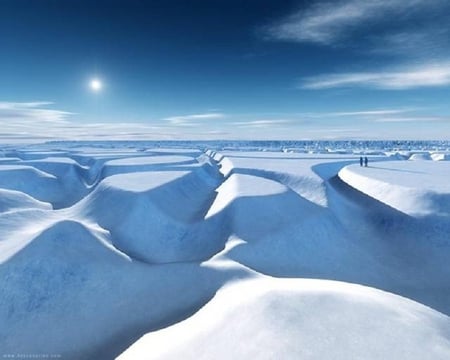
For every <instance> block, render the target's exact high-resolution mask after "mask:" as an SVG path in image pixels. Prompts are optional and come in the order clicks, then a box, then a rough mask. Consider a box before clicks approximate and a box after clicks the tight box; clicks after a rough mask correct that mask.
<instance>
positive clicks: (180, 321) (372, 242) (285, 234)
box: [0, 143, 450, 359]
mask: <svg viewBox="0 0 450 360" xmlns="http://www.w3.org/2000/svg"><path fill="white" fill-rule="evenodd" d="M296 151H300V150H299V149H296ZM306 152H307V150H305V151H304V152H296V153H283V152H282V151H278V152H269V151H264V152H263V151H261V152H249V151H232V150H227V151H223V152H217V151H212V150H210V151H202V150H199V149H196V148H192V144H189V148H182V147H178V148H176V149H170V148H166V147H154V148H152V147H150V146H147V145H145V144H139V143H136V144H133V143H99V144H89V145H87V144H77V143H73V144H72V143H68V144H58V145H56V144H49V145H33V146H32V147H22V148H18V149H13V148H11V147H8V149H7V150H3V151H2V154H3V155H2V156H4V157H2V158H1V160H2V161H0V174H2V176H3V177H2V179H3V180H1V179H0V281H1V283H2V296H0V324H2V326H0V353H1V352H5V353H7V354H13V355H18V354H28V355H31V354H35V355H36V354H37V355H39V354H40V355H45V354H47V355H51V354H53V355H58V356H61V357H62V358H67V359H112V358H115V357H116V356H119V355H120V354H121V353H123V355H122V356H121V357H123V358H139V357H137V355H136V354H139V356H140V357H142V358H160V357H162V358H179V357H182V358H189V357H190V358H198V357H200V358H201V356H203V357H204V358H216V357H217V358H220V357H222V358H231V357H233V358H249V357H258V358H259V357H261V358H280V357H281V358H298V357H301V358H324V357H326V355H327V354H330V353H332V354H333V355H336V358H358V357H359V358H367V356H369V355H367V354H371V355H370V356H373V358H375V357H377V358H402V356H404V357H403V358H408V359H409V358H412V359H414V358H424V357H425V356H426V355H427V354H431V355H432V356H433V358H436V359H440V358H448V357H449V356H450V350H449V333H448V330H447V329H448V328H449V326H448V325H449V321H448V314H450V289H449V287H448V279H449V278H450V267H449V266H448V263H449V262H450V251H449V250H450V239H449V236H448V234H449V233H450V222H449V217H448V216H447V215H446V213H445V209H446V208H445V203H446V201H447V200H446V196H447V193H448V189H447V185H446V184H447V183H444V180H443V178H444V177H448V173H449V171H448V168H446V167H445V165H446V163H447V162H446V161H392V160H393V159H394V158H391V157H383V156H380V155H376V156H375V155H374V156H371V162H370V167H369V168H364V169H361V168H359V165H352V164H357V163H358V159H359V154H360V151H359V150H358V152H357V153H355V155H354V154H352V153H348V151H347V150H345V151H341V150H339V151H333V150H332V149H329V150H327V151H323V152H324V154H308V153H306ZM374 153H376V154H380V153H381V152H380V151H378V150H376V151H374ZM375 160H377V162H375ZM378 160H379V161H378ZM434 164H435V165H437V166H435V165H434ZM401 167H403V169H404V170H405V177H404V178H402V177H400V176H397V175H395V176H394V178H395V180H396V181H397V183H395V182H394V181H391V183H390V185H389V187H390V188H391V189H397V187H398V188H400V187H402V186H403V187H406V186H407V187H408V188H413V189H417V188H418V187H419V186H418V184H420V187H421V188H423V189H424V190H425V192H426V194H431V193H432V195H433V196H434V197H433V196H431V195H430V198H431V199H432V200H433V201H434V202H433V203H432V204H433V206H429V207H425V205H424V204H425V202H420V201H419V200H420V198H417V199H418V200H415V202H413V201H412V200H411V201H410V200H409V202H406V201H403V202H402V201H400V200H401V197H398V199H399V200H398V201H399V204H400V206H406V205H405V204H407V205H408V206H409V209H410V210H411V213H412V214H414V215H415V214H416V213H413V211H419V213H420V216H414V217H412V216H409V215H408V214H405V212H402V211H399V210H398V209H396V208H395V207H394V206H393V204H387V200H389V199H386V198H385V194H384V193H383V192H382V191H381V190H380V189H381V188H378V190H377V191H375V192H373V193H368V191H367V190H364V189H363V188H358V187H357V186H356V185H355V184H351V183H350V182H353V181H355V179H359V178H358V176H360V177H362V178H363V180H361V182H362V183H365V182H367V183H368V184H370V185H371V186H369V187H368V188H372V187H373V185H372V184H373V183H375V182H382V181H384V180H385V176H386V173H388V172H392V173H394V172H395V171H394V169H399V168H401ZM388 169H391V170H388ZM406 170H407V171H409V173H407V172H406ZM346 172H348V173H349V174H350V180H348V179H344V178H343V177H342V176H341V175H342V173H344V174H345V173H346ZM338 173H339V175H340V176H339V177H338V176H337V174H338ZM407 174H414V175H417V176H413V177H411V176H409V177H408V176H406V175H407ZM369 175H370V176H369ZM438 178H440V180H437V179H438ZM344 180H346V181H347V182H346V181H344ZM358 181H360V180H358ZM433 181H434V182H433ZM424 184H425V185H424ZM427 196H428V195H427ZM383 201H384V202H383ZM441 203H442V204H444V205H442V204H441ZM439 206H440V207H439ZM424 209H425V210H426V212H424ZM313 279H315V280H313ZM324 279H325V280H324ZM330 280H334V281H330ZM351 283H353V285H352V284H351ZM354 284H360V285H354ZM362 285H363V286H362ZM376 289H380V290H383V291H380V290H376ZM394 294H396V295H394ZM425 305H426V306H425ZM427 306H428V307H427ZM146 333H149V334H148V335H146V336H144V337H143V338H142V339H141V340H140V341H138V342H137V343H136V345H135V346H132V347H131V348H130V349H129V350H127V351H125V350H126V349H127V348H128V347H129V346H130V345H132V344H133V343H134V342H136V341H137V340H138V339H139V338H140V337H141V336H143V335H144V334H146ZM423 339H426V341H424V340H423ZM319 340H320V341H319ZM173 344H176V347H174V346H173ZM389 351H390V352H389ZM366 355H367V356H366ZM391 355H392V357H389V356H391ZM369 358H370V357H369Z"/></svg>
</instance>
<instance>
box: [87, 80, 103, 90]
mask: <svg viewBox="0 0 450 360" xmlns="http://www.w3.org/2000/svg"><path fill="white" fill-rule="evenodd" d="M89 86H90V88H91V89H92V90H93V91H96V92H97V91H100V90H101V89H102V82H101V81H100V80H99V79H92V80H91V82H90V83H89Z"/></svg>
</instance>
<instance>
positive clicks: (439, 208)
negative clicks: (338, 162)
mask: <svg viewBox="0 0 450 360" xmlns="http://www.w3.org/2000/svg"><path fill="white" fill-rule="evenodd" d="M449 174H450V163H449V162H447V161H440V162H434V161H420V162H410V161H392V162H383V163H376V164H374V165H371V166H370V167H367V168H366V167H360V166H357V165H351V166H348V167H345V168H343V169H342V170H341V171H340V172H339V177H340V178H341V179H342V180H343V181H345V182H346V183H348V184H349V185H350V186H352V187H354V188H355V189H357V190H359V191H361V192H363V193H365V194H367V195H369V196H371V197H373V198H375V199H377V200H379V201H381V202H383V203H385V204H387V205H389V206H392V207H393V208H395V209H398V210H400V211H402V212H404V213H406V214H408V215H413V216H414V215H430V214H435V215H444V216H450V182H449V181H448V176H449Z"/></svg>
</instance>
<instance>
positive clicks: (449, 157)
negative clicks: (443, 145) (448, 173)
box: [431, 153, 450, 161]
mask: <svg viewBox="0 0 450 360" xmlns="http://www.w3.org/2000/svg"><path fill="white" fill-rule="evenodd" d="M431 158H432V159H433V160H434V161H450V154H447V153H433V154H431Z"/></svg>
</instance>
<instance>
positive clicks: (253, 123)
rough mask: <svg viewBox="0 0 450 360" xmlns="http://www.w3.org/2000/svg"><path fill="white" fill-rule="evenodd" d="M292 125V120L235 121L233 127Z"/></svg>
mask: <svg viewBox="0 0 450 360" xmlns="http://www.w3.org/2000/svg"><path fill="white" fill-rule="evenodd" d="M293 123H294V121H293V120H287V119H267V120H252V121H237V122H234V123H233V125H236V126H239V127H249V128H270V127H278V126H283V125H287V124H293Z"/></svg>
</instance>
